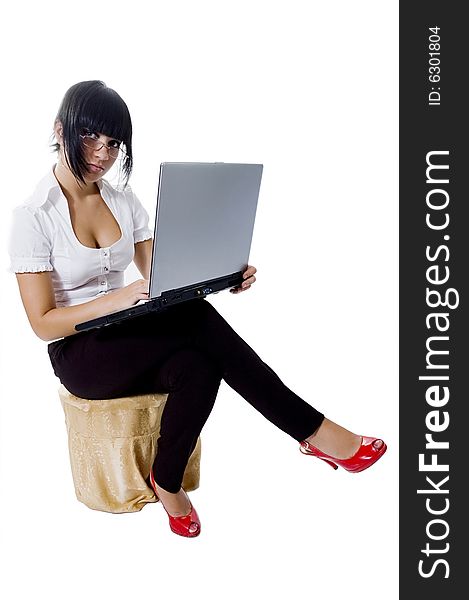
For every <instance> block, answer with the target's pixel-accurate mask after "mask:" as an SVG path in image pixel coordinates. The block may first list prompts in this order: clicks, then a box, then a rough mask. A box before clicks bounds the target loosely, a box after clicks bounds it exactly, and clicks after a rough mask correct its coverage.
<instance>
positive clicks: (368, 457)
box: [300, 437, 387, 473]
mask: <svg viewBox="0 0 469 600" xmlns="http://www.w3.org/2000/svg"><path fill="white" fill-rule="evenodd" d="M386 449H387V446H386V444H385V443H384V442H383V440H380V439H377V438H371V437H362V443H361V445H360V448H358V450H357V451H356V452H355V454H354V455H353V456H351V457H350V458H334V457H333V456H329V454H324V452H321V450H318V448H316V447H315V446H313V445H312V444H310V443H309V442H307V441H306V440H303V441H302V442H300V452H302V453H303V454H308V455H309V456H316V458H320V459H321V460H323V461H324V462H327V463H328V464H329V465H331V467H332V468H333V469H337V468H338V467H342V468H344V469H345V470H346V471H349V472H350V473H360V471H364V470H365V469H368V467H371V465H373V464H374V463H375V462H376V461H377V460H379V459H380V458H381V457H382V456H383V454H384V453H385V452H386Z"/></svg>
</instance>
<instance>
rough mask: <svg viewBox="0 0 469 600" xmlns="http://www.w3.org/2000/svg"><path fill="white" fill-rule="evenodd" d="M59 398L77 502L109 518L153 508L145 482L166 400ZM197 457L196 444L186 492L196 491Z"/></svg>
mask: <svg viewBox="0 0 469 600" xmlns="http://www.w3.org/2000/svg"><path fill="white" fill-rule="evenodd" d="M59 396H60V401H61V403H62V407H63V409H64V413H65V423H66V425H67V434H68V449H69V454H70V466H71V468H72V477H73V483H74V486H75V493H76V496H77V498H78V500H79V501H80V502H83V504H86V506H88V507H89V508H93V509H95V510H102V511H106V512H112V513H126V512H137V511H139V510H142V508H143V507H144V506H145V504H146V503H147V502H157V499H156V496H155V494H154V492H153V490H151V489H150V488H149V487H148V485H147V483H146V481H145V480H146V479H147V478H148V476H149V474H150V469H151V466H152V464H153V461H154V460H155V456H156V451H157V446H158V444H157V439H158V437H159V434H160V422H161V415H162V413H163V409H164V406H165V404H166V399H167V397H168V396H167V394H144V395H141V396H131V397H126V398H113V399H112V400H85V399H83V398H79V397H78V396H74V395H73V394H71V393H70V392H69V391H68V390H67V389H66V388H65V387H64V386H63V385H61V386H60V387H59ZM200 453H201V444H200V438H199V439H198V440H197V444H196V447H195V449H194V451H193V452H192V454H191V456H190V458H189V462H188V464H187V467H186V470H185V472H184V478H183V482H182V486H183V488H184V489H185V490H186V491H192V490H195V489H197V488H198V487H199V479H200Z"/></svg>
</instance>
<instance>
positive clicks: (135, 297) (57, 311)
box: [16, 271, 148, 342]
mask: <svg viewBox="0 0 469 600" xmlns="http://www.w3.org/2000/svg"><path fill="white" fill-rule="evenodd" d="M16 278H17V281H18V285H19V288H20V294H21V300H22V301H23V306H24V308H25V310H26V314H27V316H28V319H29V322H30V324H31V327H32V328H33V331H34V333H35V334H36V335H37V336H38V337H39V338H41V340H44V341H45V342H50V341H51V340H55V339H58V338H61V337H66V336H68V335H73V334H75V333H77V332H76V331H75V325H76V324H77V323H82V322H83V321H89V320H90V319H95V318H97V317H102V316H103V315H107V314H109V313H111V312H115V311H116V310H121V309H124V308H127V307H129V306H132V305H133V304H135V303H136V302H138V301H139V300H146V299H147V298H148V281H146V280H144V279H138V280H137V281H134V282H133V283H131V284H130V285H128V286H126V287H123V288H121V289H119V290H115V291H112V292H109V293H108V294H106V295H104V296H101V297H100V298H96V299H95V300H90V301H89V302H84V303H83V304H77V305H75V306H64V307H60V308H57V307H56V304H55V297H54V289H53V286H52V278H51V276H50V272H49V271H44V272H42V273H17V274H16Z"/></svg>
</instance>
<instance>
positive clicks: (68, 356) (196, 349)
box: [10, 81, 386, 537]
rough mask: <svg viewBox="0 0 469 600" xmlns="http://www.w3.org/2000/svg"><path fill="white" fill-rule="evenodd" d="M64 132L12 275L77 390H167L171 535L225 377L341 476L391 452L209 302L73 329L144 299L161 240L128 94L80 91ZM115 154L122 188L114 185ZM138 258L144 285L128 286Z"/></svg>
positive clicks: (187, 512)
mask: <svg viewBox="0 0 469 600" xmlns="http://www.w3.org/2000/svg"><path fill="white" fill-rule="evenodd" d="M54 133H55V139H56V144H55V149H56V150H57V152H58V159H57V164H56V165H55V166H54V167H53V169H52V170H51V171H50V172H49V173H48V175H47V176H46V177H45V178H44V179H43V180H42V181H41V183H40V184H39V185H38V187H37V189H36V191H35V192H34V194H33V196H32V197H31V198H30V199H29V200H28V201H27V202H25V203H24V204H22V205H21V206H18V207H17V208H16V209H15V211H14V219H13V228H12V235H11V238H10V255H11V263H12V264H11V269H12V270H13V271H14V272H15V273H16V277H17V280H18V285H19V289H20V294H21V298H22V301H23V305H24V308H25V310H26V313H27V316H28V319H29V321H30V323H31V326H32V328H33V330H34V332H35V333H36V335H38V336H39V337H40V338H41V339H42V340H44V341H47V342H50V343H49V344H48V351H49V356H50V360H51V363H52V366H53V368H54V372H55V374H56V375H57V377H58V378H59V379H60V380H61V382H62V383H63V384H64V386H65V387H66V388H67V389H68V390H69V391H70V392H72V393H73V394H76V395H77V396H80V397H83V398H88V399H95V400H99V399H107V398H114V397H120V396H129V395H137V394H142V393H149V392H161V391H164V392H168V399H167V402H166V406H165V410H164V412H163V416H162V420H161V430H160V438H159V440H158V453H157V456H156V459H155V462H154V465H153V468H152V472H151V473H150V483H151V485H152V487H153V489H154V491H155V494H156V495H157V497H158V498H159V499H160V501H161V502H162V504H163V506H164V508H165V510H166V512H167V513H168V516H169V523H170V527H171V529H172V531H174V532H175V533H178V534H180V535H183V536H186V537H195V536H197V535H198V534H199V533H200V530H201V526H200V520H199V518H198V516H197V513H196V511H195V509H194V507H193V506H192V504H191V502H190V500H189V498H188V496H187V494H186V493H185V491H184V490H183V489H182V488H181V482H182V478H183V473H184V470H185V467H186V464H187V461H188V459H189V456H190V455H191V453H192V451H193V449H194V448H195V444H196V441H197V438H198V436H199V434H200V432H201V430H202V428H203V426H204V424H205V422H206V420H207V418H208V416H209V414H210V412H211V410H212V407H213V405H214V402H215V398H216V395H217V391H218V387H219V385H220V382H221V380H222V379H224V380H225V381H226V382H227V383H228V385H230V386H231V387H232V388H233V389H234V390H236V391H237V392H238V393H239V394H240V395H241V396H242V397H243V398H245V399H246V400H247V401H248V402H249V403H250V404H252V406H254V408H256V409H257V410H258V411H260V412H261V413H262V414H263V415H264V416H265V417H266V418H267V419H269V420H270V421H271V422H272V423H274V424H275V425H276V426H277V427H279V428H280V429H282V430H283V431H285V432H286V433H287V434H289V435H290V436H291V437H293V438H294V439H295V440H297V441H298V442H299V443H300V450H301V452H303V453H304V454H308V455H310V456H316V457H318V458H320V459H322V460H324V461H326V462H327V463H329V464H330V465H331V466H332V467H333V468H334V469H337V468H338V466H341V467H343V468H344V469H346V470H348V471H351V472H359V471H362V470H364V469H366V468H367V467H369V466H371V465H372V464H373V463H374V462H376V461H377V460H378V459H379V458H380V457H381V456H382V455H383V454H384V452H385V451H386V444H385V443H384V442H383V441H382V440H379V439H375V438H368V437H362V436H359V435H355V434H353V433H351V432H350V431H348V430H346V429H344V428H343V427H341V426H340V425H337V424H336V423H334V422H332V421H330V420H329V419H327V418H325V417H324V415H323V414H322V413H320V412H318V411H317V410H315V409H314V408H313V407H312V406H310V405H309V404H307V403H306V402H305V401H303V400H302V399H301V398H299V397H298V396H297V395H296V394H294V393H293V392H292V391H291V390H289V389H288V388H287V387H286V386H285V385H284V384H283V383H282V381H281V380H280V379H279V378H278V376H277V375H276V374H275V373H274V372H273V371H272V369H270V368H269V367H268V366H267V365H266V364H265V363H264V362H262V360H261V359H260V358H259V357H258V356H257V355H256V353H255V352H254V351H253V350H252V349H251V348H250V347H249V346H248V345H247V344H246V343H245V342H244V341H243V340H242V339H241V338H240V337H239V336H238V335H237V333H236V332H235V331H234V330H233V329H232V328H231V327H230V326H229V325H228V323H227V322H226V321H225V320H224V319H223V318H222V317H221V315H219V314H218V312H217V311H216V310H215V309H214V308H213V306H212V305H211V304H210V303H209V302H207V301H205V300H193V301H190V302H185V303H182V304H179V305H176V306H174V307H171V308H169V309H167V310H165V311H163V312H157V313H150V314H147V315H145V316H142V317H138V318H136V319H133V320H129V321H127V322H123V323H120V324H117V325H112V326H110V327H105V328H101V329H95V330H90V331H86V332H81V333H76V331H75V329H74V325H75V324H76V323H79V322H82V321H88V320H90V319H93V318H96V317H100V316H102V315H105V314H108V313H110V312H114V311H116V310H120V309H123V308H126V307H129V306H131V305H132V304H135V303H136V302H138V301H139V300H143V299H146V298H147V297H148V279H149V271H150V259H151V249H152V239H151V236H152V232H151V231H150V229H149V228H148V214H147V212H146V211H145V209H144V208H143V206H142V205H141V203H140V202H139V200H138V199H137V197H136V196H135V195H134V194H133V192H132V190H131V189H130V188H129V187H128V186H127V182H128V179H129V177H130V174H131V171H132V124H131V119H130V115H129V111H128V108H127V106H126V104H125V103H124V101H123V100H122V99H121V98H120V96H119V95H118V94H117V93H116V92H115V91H114V90H112V89H110V88H108V87H107V86H106V85H105V84H104V83H103V82H101V81H85V82H81V83H78V84H76V85H74V86H72V87H71V88H70V89H69V90H68V91H67V93H66V95H65V97H64V99H63V101H62V104H61V106H60V109H59V112H58V114H57V117H56V120H55V124H54ZM118 159H120V160H121V162H120V174H121V175H122V176H123V179H124V183H125V186H124V191H117V190H116V189H114V188H113V187H112V186H111V185H110V184H109V183H108V182H107V181H106V180H105V179H104V176H105V175H106V173H107V172H108V171H109V169H110V168H111V167H112V166H113V164H114V162H115V161H116V160H118ZM132 259H133V260H134V262H135V264H136V266H137V268H138V270H139V271H140V273H141V275H142V279H139V280H137V281H134V282H133V283H131V284H130V285H127V286H124V270H125V269H126V267H127V266H128V265H129V264H130V262H131V261H132ZM255 273H256V269H255V268H254V267H252V266H249V267H248V268H247V269H246V271H245V272H244V274H243V278H244V283H243V284H242V285H241V286H240V287H238V288H233V289H232V290H231V292H233V293H240V292H243V291H246V290H248V289H249V288H250V287H251V285H252V284H253V283H254V282H255V280H256V277H255Z"/></svg>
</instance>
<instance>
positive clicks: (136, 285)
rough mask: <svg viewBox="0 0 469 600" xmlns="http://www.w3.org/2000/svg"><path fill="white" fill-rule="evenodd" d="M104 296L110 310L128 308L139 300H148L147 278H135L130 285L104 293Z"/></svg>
mask: <svg viewBox="0 0 469 600" xmlns="http://www.w3.org/2000/svg"><path fill="white" fill-rule="evenodd" d="M106 298H107V299H108V300H109V307H110V310H111V311H112V312H115V311H117V310H123V309H124V308H129V307H130V306H132V305H134V304H135V303H136V302H138V301H139V300H148V279H137V281H134V282H133V283H131V284H130V285H126V286H125V287H123V288H120V289H118V290H115V291H111V292H110V293H109V294H106Z"/></svg>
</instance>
